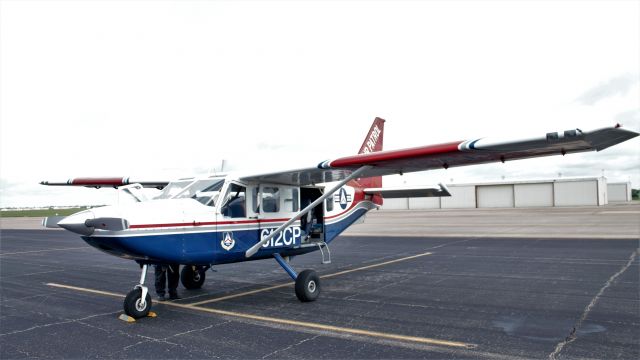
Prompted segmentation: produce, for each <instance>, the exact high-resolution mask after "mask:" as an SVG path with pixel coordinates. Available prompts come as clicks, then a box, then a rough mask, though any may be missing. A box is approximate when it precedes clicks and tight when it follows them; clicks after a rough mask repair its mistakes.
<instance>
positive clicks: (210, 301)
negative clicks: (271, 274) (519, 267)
mask: <svg viewBox="0 0 640 360" xmlns="http://www.w3.org/2000/svg"><path fill="white" fill-rule="evenodd" d="M431 254H432V253H431V252H425V253H422V254H417V255H412V256H407V257H403V258H400V259H395V260H390V261H385V262H382V263H378V264H372V265H367V266H363V267H359V268H355V269H350V270H344V271H340V272H337V273H333V274H327V275H322V276H320V278H321V279H326V278H330V277H334V276H338V275H344V274H348V273H352V272H355V271H362V270H367V269H372V268H375V267H379V266H384V265H389V264H393V263H397V262H400V261H406V260H411V259H415V258H418V257H421V256H427V255H431ZM293 284H294V283H293V282H288V283H286V284H280V285H274V286H270V287H266V288H262V289H256V290H251V291H247V292H243V293H238V294H231V295H226V296H221V297H217V298H214V299H209V300H203V301H199V302H195V303H192V304H191V305H193V306H198V305H203V304H209V303H214V302H219V301H223V300H228V299H234V298H238V297H242V296H247V295H253V294H257V293H261V292H264V291H270V290H274V289H280V288H283V287H287V286H291V285H293Z"/></svg>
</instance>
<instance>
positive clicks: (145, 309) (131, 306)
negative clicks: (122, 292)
mask: <svg viewBox="0 0 640 360" xmlns="http://www.w3.org/2000/svg"><path fill="white" fill-rule="evenodd" d="M147 268H148V265H146V264H145V265H142V274H140V283H139V284H138V285H136V286H135V287H134V288H133V290H131V291H130V292H129V293H128V294H127V297H125V298H124V312H125V314H127V315H129V316H131V317H132V318H134V319H140V318H143V317H145V316H147V315H148V314H149V310H151V296H150V295H149V289H148V288H147V287H146V286H144V280H145V278H146V277H147Z"/></svg>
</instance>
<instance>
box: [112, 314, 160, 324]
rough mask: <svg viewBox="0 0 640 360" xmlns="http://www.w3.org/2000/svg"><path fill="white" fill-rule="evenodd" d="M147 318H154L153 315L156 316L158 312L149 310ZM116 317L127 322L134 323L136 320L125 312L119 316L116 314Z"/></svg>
mask: <svg viewBox="0 0 640 360" xmlns="http://www.w3.org/2000/svg"><path fill="white" fill-rule="evenodd" d="M147 317H148V318H154V317H158V314H156V313H155V312H153V311H149V313H148V314H147ZM118 319H120V320H122V321H124V322H128V323H134V322H136V319H134V318H132V317H131V316H129V315H127V314H120V316H118Z"/></svg>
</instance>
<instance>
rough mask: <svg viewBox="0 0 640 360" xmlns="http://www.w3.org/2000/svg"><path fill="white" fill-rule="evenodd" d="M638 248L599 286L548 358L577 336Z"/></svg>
mask: <svg viewBox="0 0 640 360" xmlns="http://www.w3.org/2000/svg"><path fill="white" fill-rule="evenodd" d="M639 250H640V249H635V250H633V252H632V253H631V256H630V257H629V261H627V263H626V264H625V265H624V266H623V267H622V268H621V269H620V270H618V272H617V273H615V274H613V275H611V277H610V278H609V279H608V280H607V281H606V282H605V283H604V285H603V286H602V287H601V288H600V291H598V293H597V294H596V296H594V297H593V299H591V302H589V304H588V305H587V307H585V309H584V311H583V312H582V316H580V318H579V319H578V321H577V322H576V324H575V325H574V326H573V328H572V329H571V331H570V332H569V335H567V337H566V338H564V340H563V341H561V342H559V343H558V345H556V348H555V349H554V350H553V352H552V353H551V354H549V360H556V359H558V356H559V355H560V352H562V349H563V348H564V347H565V346H567V345H568V344H570V343H572V342H573V341H575V340H576V339H577V338H578V336H577V332H578V330H579V329H580V327H582V323H583V322H584V321H585V320H586V319H587V317H588V316H589V313H590V312H591V310H592V309H593V308H594V307H595V306H596V304H597V303H598V300H600V297H601V296H602V294H603V293H604V292H605V290H607V288H608V287H609V286H611V284H613V282H614V281H615V280H616V279H617V278H618V277H619V276H620V275H622V274H623V273H624V272H625V271H626V270H627V269H628V268H629V267H630V266H631V264H633V262H634V260H635V259H636V255H637V254H638V251H639Z"/></svg>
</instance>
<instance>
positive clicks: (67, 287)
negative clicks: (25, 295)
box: [46, 283, 125, 298]
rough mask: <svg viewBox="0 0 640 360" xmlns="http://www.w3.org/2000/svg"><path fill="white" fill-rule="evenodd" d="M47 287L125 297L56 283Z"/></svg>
mask: <svg viewBox="0 0 640 360" xmlns="http://www.w3.org/2000/svg"><path fill="white" fill-rule="evenodd" d="M46 285H47V286H51V287H56V288H61V289H69V290H77V291H82V292H88V293H92V294H99V295H107V296H114V297H122V298H123V297H125V296H124V295H122V294H118V293H112V292H108V291H101V290H93V289H87V288H81V287H77V286H71V285H64V284H56V283H47V284H46Z"/></svg>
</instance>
